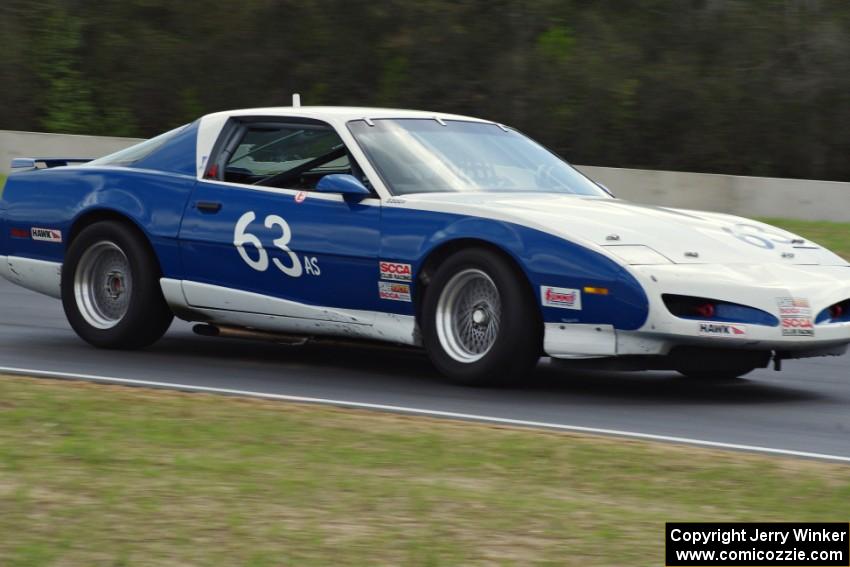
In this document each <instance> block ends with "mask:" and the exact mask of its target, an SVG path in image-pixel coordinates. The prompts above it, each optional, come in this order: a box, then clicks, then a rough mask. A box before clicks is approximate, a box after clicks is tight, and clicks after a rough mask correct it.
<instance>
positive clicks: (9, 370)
mask: <svg viewBox="0 0 850 567" xmlns="http://www.w3.org/2000/svg"><path fill="white" fill-rule="evenodd" d="M0 373H4V374H14V375H20V376H40V377H44V378H61V379H66V380H86V381H91V382H104V383H110V384H127V385H132V386H148V387H152V388H168V389H172V390H183V391H189V392H205V393H210V394H227V395H233V396H244V397H251V398H261V399H266V400H279V401H287V402H302V403H308V404H323V405H330V406H338V407H344V408H354V409H369V410H378V411H385V412H393V413H404V414H410V415H423V416H428V417H443V418H452V419H462V420H468V421H479V422H483V423H494V424H499V425H514V426H519V427H535V428H542V429H552V430H557V431H570V432H576V433H591V434H597V435H609V436H616V437H627V438H633V439H644V440H649V441H662V442H667V443H680V444H685V445H696V446H699V447H713V448H717V449H733V450H737V451H749V452H753V453H766V454H769V455H784V456H789V457H804V458H809V459H821V460H825V461H835V462H841V463H850V457H842V456H840V455H827V454H823V453H809V452H806V451H792V450H790V449H775V448H773V447H758V446H755V445H740V444H737V443H723V442H720V441H705V440H702V439H691V438H688V437H673V436H670V435H655V434H652V433H640V432H636V431H621V430H618V429H604V428H600V427H585V426H582V425H566V424H562V423H549V422H545V421H527V420H524V419H510V418H507V417H493V416H489V415H476V414H469V413H458V412H453V411H441V410H430V409H422V408H412V407H406V406H392V405H386V404H370V403H368V402H352V401H347V400H331V399H326V398H311V397H307V396H290V395H287V394H270V393H264V392H251V391H246V390H233V389H231V388H215V387H213V386H193V385H191V384H178V383H172V382H156V381H153V380H136V379H133V378H116V377H110V376H96V375H93V374H74V373H71V372H54V371H50V370H35V369H31V368H14V367H7V366H0Z"/></svg>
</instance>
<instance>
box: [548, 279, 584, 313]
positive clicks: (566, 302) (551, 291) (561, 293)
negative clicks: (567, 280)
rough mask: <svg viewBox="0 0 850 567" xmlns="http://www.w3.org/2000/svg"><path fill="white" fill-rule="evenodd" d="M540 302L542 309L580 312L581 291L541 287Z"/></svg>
mask: <svg viewBox="0 0 850 567" xmlns="http://www.w3.org/2000/svg"><path fill="white" fill-rule="evenodd" d="M540 301H541V302H542V303H543V306H544V307H558V308H560V309H574V310H576V311H581V290H578V289H568V288H564V287H552V286H548V285H542V286H540Z"/></svg>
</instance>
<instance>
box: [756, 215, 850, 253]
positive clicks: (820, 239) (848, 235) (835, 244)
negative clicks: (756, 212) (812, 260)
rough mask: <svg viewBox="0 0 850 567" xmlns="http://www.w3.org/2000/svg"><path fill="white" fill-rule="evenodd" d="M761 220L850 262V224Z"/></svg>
mask: <svg viewBox="0 0 850 567" xmlns="http://www.w3.org/2000/svg"><path fill="white" fill-rule="evenodd" d="M759 220H761V221H762V222H766V223H768V224H772V225H774V226H778V227H779V228H784V229H785V230H789V231H791V232H793V233H794V234H799V235H800V236H802V237H803V238H807V239H809V240H812V241H814V242H817V243H818V244H820V245H821V246H826V247H827V248H829V249H830V250H832V251H833V252H835V253H836V254H838V255H840V256H843V257H844V258H847V259H848V260H850V223H841V222H826V221H801V220H790V219H774V218H763V219H759Z"/></svg>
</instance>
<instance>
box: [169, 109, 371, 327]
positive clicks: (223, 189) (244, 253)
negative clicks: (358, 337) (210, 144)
mask: <svg viewBox="0 0 850 567" xmlns="http://www.w3.org/2000/svg"><path fill="white" fill-rule="evenodd" d="M221 136H222V139H221V140H219V142H218V143H217V145H216V148H215V149H214V152H213V155H212V156H211V160H210V165H209V167H208V168H207V172H206V174H205V176H204V178H203V179H201V180H199V181H198V183H197V184H196V187H195V190H194V192H193V195H192V198H191V199H190V201H189V204H188V206H187V210H186V212H185V214H184V219H183V224H182V227H181V230H180V252H181V256H182V260H183V265H184V273H185V281H184V284H183V288H184V294H185V296H186V299H187V301H188V303H189V304H190V305H193V306H197V307H205V308H213V309H222V310H228V311H240V312H246V313H259V314H271V315H278V316H285V317H295V318H299V319H316V320H331V321H345V322H351V317H350V314H349V313H344V312H341V311H336V310H335V309H339V310H358V311H360V310H362V311H372V310H375V309H376V307H377V304H378V301H377V295H378V291H377V283H376V281H377V271H378V270H377V265H378V251H379V245H380V233H379V229H380V226H379V223H380V200H378V199H377V198H366V199H363V200H359V201H352V200H346V199H344V198H343V197H342V196H341V195H337V194H328V193H318V192H315V191H314V190H313V189H314V188H315V184H316V183H317V182H318V179H320V178H321V176H322V175H325V174H328V173H349V172H351V169H352V167H351V163H350V162H349V159H350V158H349V155H348V153H347V152H346V151H345V148H344V145H343V144H342V141H341V139H340V138H339V136H338V135H337V134H336V132H335V131H334V129H333V127H331V126H330V125H328V124H325V123H323V122H320V121H316V120H305V119H302V118H293V119H281V118H277V119H274V120H271V119H268V118H262V117H256V118H251V117H247V118H240V120H239V122H238V123H236V124H235V125H234V124H231V125H230V126H229V127H225V129H224V131H223V132H222V135H221ZM302 166H303V167H302ZM305 167H307V168H309V169H307V170H305V171H302V170H304V168H305ZM355 167H356V166H355ZM289 171H292V172H293V175H291V176H287V172H289ZM272 178H274V179H272ZM264 180H265V181H264ZM269 180H271V181H269ZM264 182H274V183H275V185H276V186H269V185H263V184H262V183H264ZM359 319H360V320H359V322H362V323H368V319H369V315H368V314H361V316H359Z"/></svg>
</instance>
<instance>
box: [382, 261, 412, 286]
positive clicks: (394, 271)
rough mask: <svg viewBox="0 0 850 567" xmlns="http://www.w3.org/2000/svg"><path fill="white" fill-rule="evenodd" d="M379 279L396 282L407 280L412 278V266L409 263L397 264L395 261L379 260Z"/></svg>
mask: <svg viewBox="0 0 850 567" xmlns="http://www.w3.org/2000/svg"><path fill="white" fill-rule="evenodd" d="M380 269H381V279H382V280H394V281H398V282H409V281H410V280H411V279H413V268H412V267H411V266H410V264H398V263H396V262H384V261H382V262H380Z"/></svg>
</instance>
